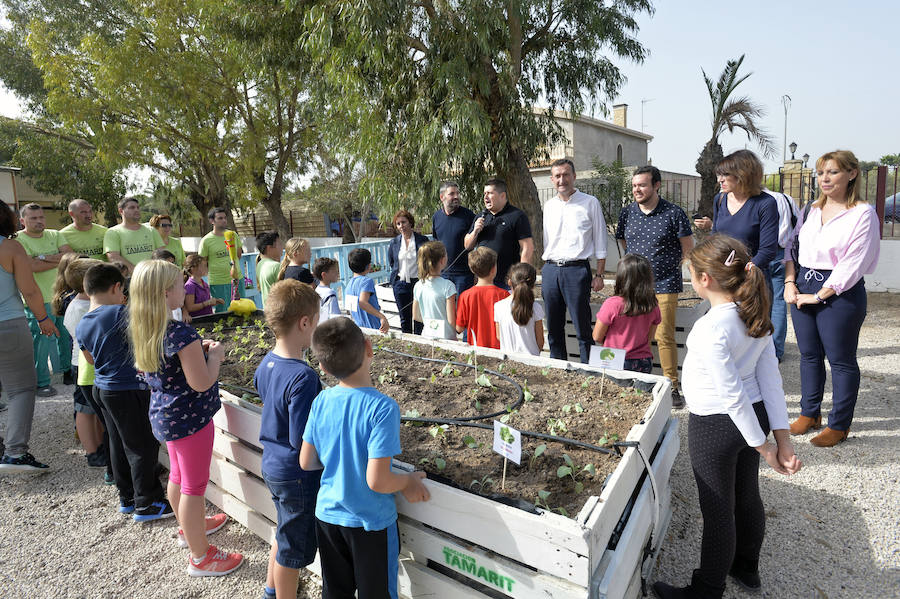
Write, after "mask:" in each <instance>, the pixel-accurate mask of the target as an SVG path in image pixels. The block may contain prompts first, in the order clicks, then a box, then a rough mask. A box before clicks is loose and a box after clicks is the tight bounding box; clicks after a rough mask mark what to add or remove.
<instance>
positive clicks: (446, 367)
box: [441, 362, 453, 376]
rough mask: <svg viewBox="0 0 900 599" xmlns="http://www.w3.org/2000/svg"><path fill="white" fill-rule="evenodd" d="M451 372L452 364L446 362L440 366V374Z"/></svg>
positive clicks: (444, 374)
mask: <svg viewBox="0 0 900 599" xmlns="http://www.w3.org/2000/svg"><path fill="white" fill-rule="evenodd" d="M451 374H453V364H450V363H449V362H448V363H446V364H444V367H443V368H441V376H450V375H451Z"/></svg>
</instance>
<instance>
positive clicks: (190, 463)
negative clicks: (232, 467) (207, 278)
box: [128, 260, 244, 576]
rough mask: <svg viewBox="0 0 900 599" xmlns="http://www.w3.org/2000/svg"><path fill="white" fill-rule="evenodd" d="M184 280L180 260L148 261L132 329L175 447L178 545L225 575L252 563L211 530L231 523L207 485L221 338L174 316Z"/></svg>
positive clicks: (136, 282)
mask: <svg viewBox="0 0 900 599" xmlns="http://www.w3.org/2000/svg"><path fill="white" fill-rule="evenodd" d="M183 281H184V278H183V277H182V275H181V271H180V270H179V268H178V267H177V266H175V265H174V264H172V263H170V262H167V261H165V260H144V261H143V262H140V263H138V265H137V266H136V267H135V268H134V274H133V275H132V276H131V285H130V287H129V303H130V310H131V319H130V322H129V325H128V335H129V337H130V339H131V347H132V348H133V350H134V362H135V365H136V366H137V367H138V368H140V369H141V370H142V371H143V372H144V376H145V377H146V379H147V382H148V383H149V384H150V392H151V393H150V424H151V426H152V428H153V434H154V435H155V436H156V438H157V439H159V440H160V441H164V442H165V444H166V449H167V450H168V452H169V486H168V491H169V500H170V501H171V502H172V507H173V510H174V511H175V516H176V517H177V518H178V523H179V524H180V525H181V530H179V531H178V535H177V539H178V544H179V545H180V546H182V547H187V548H188V549H189V550H190V553H191V555H190V557H189V558H188V565H187V573H188V575H190V576H224V575H226V574H228V573H229V572H232V571H234V570H236V569H237V568H238V567H239V566H240V565H241V564H242V563H243V561H244V557H243V556H242V555H241V554H240V553H227V552H224V551H219V549H218V548H217V547H216V546H214V545H210V544H209V541H207V539H206V535H208V534H211V533H213V532H215V531H217V530H219V529H220V528H222V526H224V524H225V521H226V520H227V519H228V518H227V516H225V514H216V515H214V516H211V517H209V518H206V517H205V516H206V499H205V494H206V485H207V484H208V483H209V464H210V460H211V459H212V449H213V440H214V438H215V428H214V427H213V422H212V419H213V415H214V414H215V413H216V412H218V411H219V408H220V407H221V403H220V401H219V385H218V383H217V382H216V379H217V378H218V376H219V367H220V366H221V365H222V360H224V359H225V349H224V347H223V346H222V344H221V343H217V342H215V341H208V340H206V341H204V340H203V339H201V338H200V335H198V334H197V331H195V330H194V329H193V327H191V326H190V325H189V324H185V323H184V322H181V321H180V320H173V319H172V310H174V309H175V308H177V307H179V306H181V305H183V304H184V283H183Z"/></svg>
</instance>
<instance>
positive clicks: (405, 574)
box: [398, 559, 491, 599]
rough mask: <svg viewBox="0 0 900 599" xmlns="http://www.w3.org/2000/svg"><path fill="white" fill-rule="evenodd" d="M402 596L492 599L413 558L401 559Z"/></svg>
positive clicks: (428, 598)
mask: <svg viewBox="0 0 900 599" xmlns="http://www.w3.org/2000/svg"><path fill="white" fill-rule="evenodd" d="M398 590H399V591H400V595H401V596H402V597H408V598H410V599H420V598H425V599H432V598H440V599H491V598H490V597H488V596H487V595H485V594H484V593H481V592H479V591H476V590H475V589H473V588H471V587H469V586H466V585H464V584H462V583H461V582H457V581H455V580H453V579H452V578H449V577H447V576H444V575H443V574H439V573H437V572H435V571H434V570H431V569H429V568H427V567H425V566H423V565H421V564H417V563H416V562H415V561H413V560H411V559H401V560H400V584H399V588H398Z"/></svg>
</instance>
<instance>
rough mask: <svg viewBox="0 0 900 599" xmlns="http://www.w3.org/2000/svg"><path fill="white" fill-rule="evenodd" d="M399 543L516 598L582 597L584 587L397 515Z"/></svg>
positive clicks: (417, 558)
mask: <svg viewBox="0 0 900 599" xmlns="http://www.w3.org/2000/svg"><path fill="white" fill-rule="evenodd" d="M400 544H401V546H402V547H403V549H404V551H409V552H410V553H411V554H413V556H414V557H415V558H416V560H417V561H419V562H422V561H424V560H425V559H430V560H433V561H435V562H437V563H439V564H441V565H442V566H445V567H447V568H449V569H451V570H453V571H455V572H459V573H460V574H462V575H463V576H465V577H467V578H470V579H472V580H474V581H475V582H478V583H481V584H484V585H487V586H489V587H491V588H494V589H495V590H498V591H500V592H502V593H505V594H507V595H511V596H513V597H516V599H545V598H546V597H553V598H554V599H585V598H586V597H587V589H586V588H585V587H581V586H577V585H574V584H572V583H569V582H567V581H565V580H562V579H560V578H556V577H553V576H547V575H546V574H543V573H541V572H540V571H539V572H535V571H534V570H531V569H529V568H526V567H524V566H521V565H519V564H517V563H515V562H513V561H511V560H508V559H506V558H504V557H503V556H501V555H498V554H496V553H493V552H487V551H484V550H482V549H480V548H478V547H475V546H471V545H469V544H467V543H466V542H465V541H461V540H459V539H456V538H453V537H451V536H449V535H445V534H442V533H440V532H438V531H435V530H432V529H431V528H428V527H426V526H423V525H422V524H420V523H418V522H415V521H413V520H410V519H408V518H405V517H401V520H400Z"/></svg>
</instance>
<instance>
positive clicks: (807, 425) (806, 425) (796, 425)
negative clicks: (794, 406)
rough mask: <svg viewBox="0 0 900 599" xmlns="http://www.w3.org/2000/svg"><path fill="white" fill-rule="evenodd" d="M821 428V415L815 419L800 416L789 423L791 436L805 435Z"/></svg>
mask: <svg viewBox="0 0 900 599" xmlns="http://www.w3.org/2000/svg"><path fill="white" fill-rule="evenodd" d="M819 428H822V415H821V414H819V415H818V416H816V417H815V418H810V417H809V416H803V415H801V416H800V417H799V418H797V419H796V420H794V421H793V422H792V423H791V434H792V435H805V434H806V433H808V432H809V431H810V429H812V430H816V429H819Z"/></svg>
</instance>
